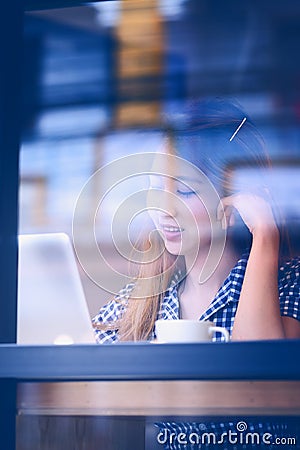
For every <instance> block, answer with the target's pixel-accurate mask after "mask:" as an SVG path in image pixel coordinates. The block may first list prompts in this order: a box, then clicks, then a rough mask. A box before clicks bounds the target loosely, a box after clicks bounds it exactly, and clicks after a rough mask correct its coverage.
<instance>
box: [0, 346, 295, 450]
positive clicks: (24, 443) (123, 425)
mask: <svg viewBox="0 0 300 450" xmlns="http://www.w3.org/2000/svg"><path fill="white" fill-rule="evenodd" d="M299 354H300V341H298V340H284V341H263V342H232V343H229V344H225V343H216V344H212V343H205V344H150V343H137V344H132V343H122V344H116V345H115V344H113V345H102V346H95V345H72V346H21V345H14V344H11V345H2V346H0V361H1V365H0V380H1V393H2V399H3V402H2V403H1V418H2V419H1V422H2V426H5V427H6V432H7V430H9V433H8V438H9V439H10V442H8V444H7V445H6V447H5V448H6V450H10V449H12V448H17V450H23V449H24V450H27V449H29V448H30V446H31V448H30V450H32V448H38V449H41V450H49V449H51V448H52V449H54V448H55V450H59V449H60V448H62V449H64V450H68V449H69V448H70V449H72V450H73V448H89V450H93V449H94V448H95V449H96V448H97V450H98V449H99V448H100V449H101V448H106V449H114V450H115V449H122V450H124V449H127V448H128V449H129V448H139V449H140V448H144V446H145V432H144V425H145V421H147V418H149V417H150V418H151V417H156V416H165V415H167V416H169V415H176V416H177V415H180V416H199V415H201V416H207V415H210V416H211V415H213V416H218V415H220V414H221V415H227V416H230V415H250V414H258V415H273V416H293V417H296V418H297V417H299V416H300V389H299V387H300V364H299V361H298V356H299ZM4 400H5V401H4ZM16 407H17V411H16V410H15V408H16ZM16 412H17V421H16V423H17V427H16V429H17V444H16V447H15V429H14V428H13V427H12V424H13V423H14V422H13V418H15V415H16ZM8 426H10V428H8ZM34 430H36V431H34ZM116 430H117V432H116ZM33 439H36V441H34V442H35V444H33V443H32V442H33V441H32V440H33ZM72 439H73V440H74V443H75V442H76V445H77V447H72V445H74V444H71V442H72ZM30 440H31V441H30ZM55 440H56V444H53V443H54V442H55ZM37 441H38V445H37V444H36V442H37ZM80 442H81V443H82V445H81V444H79V443H80ZM87 443H88V445H89V446H88V447H84V445H87ZM95 443H96V444H95ZM100 443H101V445H102V447H101V446H99V445H100ZM9 445H10V447H9ZM13 445H14V447H13ZM53 445H55V446H54V447H53ZM80 445H81V446H80ZM133 445H134V447H132V446H133Z"/></svg>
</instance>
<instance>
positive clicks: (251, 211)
mask: <svg viewBox="0 0 300 450" xmlns="http://www.w3.org/2000/svg"><path fill="white" fill-rule="evenodd" d="M235 211H237V212H238V213H239V215H240V217H241V219H242V220H243V222H244V223H245V225H246V226H247V227H248V229H249V231H250V232H251V233H252V234H255V232H256V231H270V230H277V225H276V222H275V219H274V215H273V211H272V208H271V205H270V201H267V200H266V196H263V195H261V194H256V193H248V192H247V193H238V194H233V195H230V196H228V197H224V198H222V199H221V201H220V204H219V206H218V210H217V218H218V219H219V220H221V221H222V227H223V228H227V226H232V225H234V222H235V217H234V215H235Z"/></svg>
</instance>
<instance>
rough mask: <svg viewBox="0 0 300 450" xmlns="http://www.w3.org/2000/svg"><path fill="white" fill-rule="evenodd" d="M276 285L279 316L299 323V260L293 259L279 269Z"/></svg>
mask: <svg viewBox="0 0 300 450" xmlns="http://www.w3.org/2000/svg"><path fill="white" fill-rule="evenodd" d="M278 285H279V299H280V312H281V315H282V316H288V317H293V318H294V319H297V320H299V321H300V308H299V298H300V258H294V259H292V260H290V261H288V262H286V263H285V264H284V265H283V266H281V267H280V269H279V280H278Z"/></svg>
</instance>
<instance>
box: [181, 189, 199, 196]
mask: <svg viewBox="0 0 300 450" xmlns="http://www.w3.org/2000/svg"><path fill="white" fill-rule="evenodd" d="M176 193H177V194H178V195H182V196H183V197H186V198H188V197H191V196H192V195H196V192H195V191H181V190H180V189H177V191H176Z"/></svg>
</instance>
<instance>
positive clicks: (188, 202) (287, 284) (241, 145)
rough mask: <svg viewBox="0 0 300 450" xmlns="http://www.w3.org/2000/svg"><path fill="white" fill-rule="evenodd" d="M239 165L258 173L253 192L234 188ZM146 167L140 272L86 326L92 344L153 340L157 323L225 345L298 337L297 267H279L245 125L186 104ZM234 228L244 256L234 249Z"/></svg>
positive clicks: (211, 107) (262, 157) (255, 138)
mask: <svg viewBox="0 0 300 450" xmlns="http://www.w3.org/2000/svg"><path fill="white" fill-rule="evenodd" d="M238 162H240V163H241V164H242V165H243V167H249V168H253V167H254V168H257V169H258V170H259V171H260V173H261V179H260V181H259V182H257V183H256V184H255V186H253V185H252V184H251V182H249V181H247V180H244V181H243V180H242V182H239V183H238V185H237V186H235V185H234V184H235V183H234V177H233V173H232V170H231V169H230V168H232V164H233V163H234V164H235V165H237V164H238ZM153 164H154V166H153V167H154V170H153V171H152V172H151V175H150V186H149V195H148V208H149V214H150V216H151V218H152V221H153V229H154V230H155V231H154V232H152V233H151V234H150V237H149V234H148V235H147V236H144V241H143V243H142V247H141V248H142V250H143V251H144V252H145V254H147V261H149V262H143V263H142V264H141V267H140V271H139V274H138V276H137V277H136V278H135V279H134V280H133V281H132V283H130V284H129V285H127V286H126V287H125V288H124V289H123V290H121V291H120V293H119V294H118V295H117V296H116V297H115V298H114V299H112V300H111V301H110V302H109V303H107V304H106V305H105V306H103V307H102V308H101V310H100V312H99V314H98V315H97V316H96V317H95V318H94V320H93V323H94V328H95V333H96V336H97V340H98V342H99V343H112V342H117V341H119V340H123V341H124V340H133V341H137V340H151V339H154V338H155V326H154V325H155V320H156V319H159V318H161V319H166V320H176V319H180V318H183V319H197V320H201V321H204V320H209V321H212V322H214V323H215V325H217V326H225V327H226V328H227V329H228V331H229V332H230V334H231V338H232V339H240V340H249V339H277V338H278V339H282V338H285V337H289V338H297V337H300V310H299V297H300V283H299V269H300V263H299V260H298V259H297V258H295V259H292V260H289V261H287V262H285V263H283V262H282V261H281V259H280V254H279V253H280V250H279V249H280V231H279V228H280V225H281V224H277V223H276V220H275V217H274V208H273V206H274V202H273V200H272V198H271V195H270V192H269V190H268V188H267V186H266V185H265V183H264V175H263V174H264V171H267V170H270V164H269V160H268V158H267V155H266V152H265V148H264V144H263V141H262V139H261V137H260V135H259V134H258V132H257V130H256V129H255V127H254V126H253V124H252V122H251V120H250V119H249V117H248V116H247V115H246V114H245V113H244V112H243V111H242V110H241V109H240V108H239V107H238V106H237V105H235V104H233V103H230V102H227V101H223V100H221V99H214V100H206V101H202V102H194V103H191V104H189V105H188V107H187V109H186V111H185V112H184V113H182V114H181V117H180V123H178V124H175V125H174V124H172V126H171V127H169V129H168V130H167V132H166V135H165V145H164V148H163V149H162V150H160V152H158V154H157V158H155V161H154V162H153ZM241 223H242V224H243V227H244V228H245V229H246V235H247V237H248V238H249V242H248V245H247V246H246V248H245V249H244V252H241V250H240V249H238V247H237V245H236V243H235V241H236V237H239V236H240V231H241V226H240V224H241ZM149 252H150V253H151V254H152V258H150V259H149ZM219 339H221V336H220V335H219V334H218V333H217V334H216V336H215V340H219Z"/></svg>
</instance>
